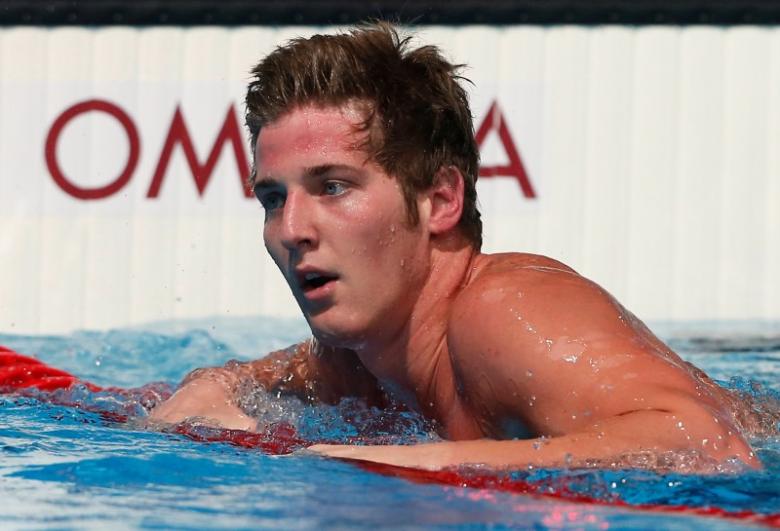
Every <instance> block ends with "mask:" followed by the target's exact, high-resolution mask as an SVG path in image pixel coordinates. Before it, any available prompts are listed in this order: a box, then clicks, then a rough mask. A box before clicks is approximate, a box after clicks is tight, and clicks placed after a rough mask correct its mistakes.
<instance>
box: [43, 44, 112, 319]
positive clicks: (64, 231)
mask: <svg viewBox="0 0 780 531" xmlns="http://www.w3.org/2000/svg"><path fill="white" fill-rule="evenodd" d="M94 35H95V33H94V31H93V30H88V29H80V28H67V29H53V30H50V32H49V43H48V44H49V46H48V60H47V65H48V73H47V76H46V78H44V79H45V80H46V83H47V85H46V106H47V116H51V117H56V116H58V115H59V114H60V113H61V112H62V111H64V110H65V108H67V107H69V106H70V105H72V104H74V103H75V102H73V100H72V99H71V98H72V96H71V94H73V93H74V92H75V93H77V94H78V93H80V94H85V95H90V94H91V93H92V71H93V67H94ZM87 97H88V96H87ZM85 99H86V98H85ZM78 120H79V122H81V123H78V122H76V121H74V122H73V123H71V124H70V126H69V127H74V128H75V133H74V132H72V131H68V133H70V138H71V139H73V138H74V137H76V138H78V137H81V138H82V140H81V149H79V151H78V153H76V152H72V151H69V150H63V149H62V147H61V146H60V149H59V150H58V153H57V155H58V159H59V160H60V164H61V165H62V167H63V172H65V174H66V175H67V176H68V178H69V179H71V180H73V181H77V182H79V183H84V184H85V185H86V184H92V183H94V182H95V181H96V180H97V176H95V175H92V174H91V172H90V171H89V170H90V162H91V160H90V159H91V157H92V156H93V153H92V152H91V149H90V147H91V145H92V138H91V136H92V128H91V127H90V126H89V118H88V117H85V116H81V117H79V118H78ZM48 125H50V124H47V126H48ZM66 131H67V130H66ZM31 140H33V139H31ZM34 140H35V141H38V142H40V141H41V137H40V136H38V135H36V137H34ZM74 141H75V140H74ZM39 145H40V144H39ZM39 177H40V178H42V177H43V175H42V174H39ZM42 193H43V231H42V234H41V241H42V252H41V256H40V260H41V267H40V272H41V273H40V274H41V276H40V280H39V282H40V285H41V290H40V295H39V296H40V301H39V307H40V312H39V315H40V327H41V329H42V330H50V329H54V328H57V327H59V326H65V327H66V328H74V327H80V326H82V323H84V322H85V321H84V317H85V313H84V305H85V297H84V293H85V290H86V289H88V286H89V283H88V279H86V278H85V263H86V261H87V260H88V256H87V254H86V253H87V234H88V227H87V220H86V217H85V216H84V215H80V214H81V212H83V210H82V209H83V207H84V205H83V204H82V203H77V202H74V201H71V200H70V198H68V197H67V196H65V195H64V194H62V192H61V190H59V189H58V188H56V187H55V186H54V185H53V183H52V182H51V181H43V186H42Z"/></svg>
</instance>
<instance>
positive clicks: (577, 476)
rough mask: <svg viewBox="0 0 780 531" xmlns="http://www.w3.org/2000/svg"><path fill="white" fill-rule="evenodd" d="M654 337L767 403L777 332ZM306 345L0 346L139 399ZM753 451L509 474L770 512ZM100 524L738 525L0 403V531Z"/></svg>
mask: <svg viewBox="0 0 780 531" xmlns="http://www.w3.org/2000/svg"><path fill="white" fill-rule="evenodd" d="M654 328H655V329H656V331H657V332H659V334H660V335H661V336H662V337H663V338H664V339H666V340H667V341H669V343H670V344H671V345H672V347H673V348H675V349H676V350H677V351H678V352H680V354H681V355H682V356H683V357H684V358H685V359H687V360H689V361H692V362H693V363H695V364H696V365H697V366H699V367H701V368H702V369H704V370H705V371H706V372H708V373H709V374H710V375H711V376H712V377H713V378H715V379H716V380H719V381H721V382H723V383H724V384H725V385H727V386H729V387H732V388H737V389H740V390H742V391H744V392H748V393H751V394H752V395H753V396H755V397H756V399H757V401H758V402H759V404H763V405H764V406H765V407H767V408H772V407H776V406H775V405H774V401H775V400H777V398H778V397H780V379H779V378H778V375H780V363H779V362H780V326H777V324H776V323H698V324H685V325H683V324H674V323H671V324H662V325H657V326H655V327H654ZM304 337H306V327H305V324H304V323H302V322H299V321H293V320H279V319H268V318H252V319H250V318H231V319H225V318H220V319H211V320H204V321H178V322H166V323H158V324H154V325H149V326H145V327H142V328H139V329H123V330H113V331H108V332H77V333H74V334H71V335H67V336H19V335H0V344H2V345H6V346H8V347H10V348H13V349H15V350H18V351H19V352H22V353H25V354H31V355H35V356H36V357H38V358H39V359H41V360H43V361H46V362H47V363H50V364H52V365H54V366H56V367H60V368H63V369H65V370H68V371H70V372H73V373H74V374H76V375H78V376H80V377H83V378H84V379H86V380H89V381H92V382H94V383H96V384H98V385H106V386H118V387H138V386H142V385H144V384H147V383H149V382H153V381H162V382H167V383H168V384H171V385H173V384H175V383H176V382H178V381H179V380H180V379H181V377H182V376H183V375H184V374H186V373H187V372H188V371H189V370H190V369H192V368H194V367H197V366H205V365H216V364H222V363H224V362H225V361H226V360H228V359H231V358H237V359H251V358H255V357H257V356H258V355H260V354H262V353H264V352H268V351H270V350H274V349H278V348H282V347H285V346H287V345H289V344H291V343H294V342H296V341H298V340H300V339H302V338H304ZM74 393H75V394H74V395H73V397H74V398H76V399H78V400H82V401H84V402H85V403H93V404H95V403H99V405H100V406H101V408H102V409H112V408H113V409H115V410H117V411H123V412H130V413H133V412H136V413H141V414H142V413H143V408H141V407H140V406H139V405H138V404H137V403H133V402H132V400H130V401H128V400H127V399H126V398H123V397H119V396H115V395H112V394H111V393H99V394H97V395H95V394H92V393H89V392H87V391H86V390H81V391H76V392H74ZM78 393H81V394H78ZM261 409H262V412H261V413H262V415H264V418H266V420H268V421H269V422H272V421H276V420H286V421H290V422H292V423H294V424H295V425H296V426H297V427H298V430H299V432H301V433H303V434H304V435H305V436H306V437H307V438H311V439H333V438H336V439H339V438H341V439H345V438H348V437H351V436H354V435H356V434H359V433H360V432H361V431H365V430H367V429H368V427H369V426H372V427H375V426H377V425H379V424H381V425H382V426H383V429H385V430H386V431H387V433H386V436H387V437H389V438H391V439H393V438H395V439H397V440H410V439H417V440H425V439H427V438H433V437H434V436H433V435H431V434H430V433H429V426H428V425H427V424H426V423H425V422H424V421H423V420H422V419H419V418H417V417H415V416H413V415H410V414H400V413H398V414H395V416H393V415H390V418H389V419H387V418H385V419H383V418H380V413H378V412H376V411H372V410H366V409H364V408H361V407H360V405H359V404H354V403H351V404H342V405H341V406H340V407H305V406H303V405H302V404H300V403H298V402H296V401H294V400H289V399H288V400H284V399H283V400H281V401H275V400H269V401H268V402H267V403H266V404H265V406H264V408H261ZM345 417H349V418H348V419H347V420H345ZM361 428H362V429H361ZM372 429H373V428H372ZM753 442H754V446H755V448H756V449H757V451H758V454H759V457H760V458H761V459H762V461H763V463H764V465H765V469H764V470H762V471H758V472H742V473H740V474H722V475H715V476H696V475H680V474H665V475H664V474H656V473H652V472H648V471H646V470H645V471H642V470H601V471H599V470H570V471H565V470H532V471H527V470H526V471H517V472H516V473H515V475H516V476H518V477H520V478H523V479H530V480H534V481H543V480H544V481H552V482H553V483H554V484H557V485H562V484H565V485H566V486H567V487H568V488H570V489H571V490H574V491H578V492H583V493H585V494H587V495H589V496H595V497H601V498H609V497H610V496H615V495H617V496H619V497H620V498H621V499H623V500H625V501H627V502H629V503H631V504H647V503H653V504H663V505H680V504H687V505H694V506H697V507H707V506H714V507H720V508H723V509H726V510H729V511H739V510H745V509H747V510H751V511H755V512H759V513H780V499H779V498H778V493H780V436H778V434H777V432H775V433H774V434H770V435H769V436H767V437H764V438H762V439H758V440H755V441H753ZM109 526H110V527H112V528H144V529H202V528H213V529H242V528H246V529H250V528H251V529H258V528H268V529H322V528H339V529H343V528H361V529H362V528H369V527H391V528H480V527H491V528H507V527H521V528H577V529H580V528H592V529H607V528H627V527H629V528H633V529H636V528H645V529H658V528H664V529H708V530H712V529H732V528H733V529H737V528H743V527H744V526H745V522H741V521H733V520H723V519H713V518H704V517H692V516H687V515H675V514H654V513H648V512H640V511H633V510H629V509H626V508H620V507H614V508H613V507H608V506H607V507H605V506H593V505H583V504H577V503H572V502H569V501H565V500H550V499H535V498H530V497H527V496H520V495H517V494H512V493H507V492H501V491H497V490H494V489H474V488H461V487H451V486H442V485H435V484H418V483H413V482H410V481H408V480H404V479H400V478H394V477H387V476H383V475H379V474H375V473H371V472H367V471H365V470H362V469H360V468H358V467H356V466H354V465H351V464H348V463H343V462H338V461H333V460H328V459H324V458H320V457H316V456H311V455H306V454H294V455H291V456H285V457H277V456H269V455H265V454H263V453H262V452H260V451H258V450H252V449H242V448H237V447H234V446H231V445H229V444H226V443H200V442H195V441H193V440H190V439H188V438H185V437H183V436H180V435H176V434H170V433H159V432H152V431H147V430H143V429H141V428H139V427H136V426H134V425H133V424H132V423H131V424H129V425H128V424H117V423H113V422H110V421H108V420H105V418H103V417H101V416H100V415H97V414H95V413H89V412H87V411H83V410H79V409H74V408H72V407H64V406H58V405H53V404H50V403H45V402H42V401H39V400H38V399H36V398H34V397H14V396H5V397H0V528H3V529H6V528H8V529H17V528H18V529H39V528H56V529H70V528H78V529H85V528H87V529H89V528H106V527H109Z"/></svg>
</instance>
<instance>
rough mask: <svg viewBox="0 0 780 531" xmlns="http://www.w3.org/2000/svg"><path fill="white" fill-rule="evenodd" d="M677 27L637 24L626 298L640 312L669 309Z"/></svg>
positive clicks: (660, 313)
mask: <svg viewBox="0 0 780 531" xmlns="http://www.w3.org/2000/svg"><path fill="white" fill-rule="evenodd" d="M680 32H681V30H679V29H677V28H669V27H654V28H639V29H637V30H636V39H635V50H636V52H635V59H634V65H633V68H632V70H633V75H634V81H633V91H632V92H633V120H632V124H631V131H630V139H631V146H630V148H629V149H630V152H631V162H630V170H629V175H630V183H629V190H630V197H629V212H628V216H627V220H626V225H627V226H628V227H629V233H630V238H629V241H628V254H629V262H628V264H629V265H628V271H629V275H628V279H627V281H628V288H627V290H626V294H625V295H626V300H625V303H626V304H627V305H628V306H629V307H631V308H632V310H633V311H635V312H636V313H637V314H638V315H640V316H641V317H644V316H663V315H666V316H668V315H670V311H671V301H672V297H671V295H672V290H673V289H674V268H673V266H674V233H675V230H676V227H677V219H676V217H675V216H676V211H675V209H674V204H675V201H674V192H675V168H676V165H677V145H678V141H677V135H678V130H677V116H678V113H679V82H678V80H679V71H680V68H679V56H678V43H679V35H680Z"/></svg>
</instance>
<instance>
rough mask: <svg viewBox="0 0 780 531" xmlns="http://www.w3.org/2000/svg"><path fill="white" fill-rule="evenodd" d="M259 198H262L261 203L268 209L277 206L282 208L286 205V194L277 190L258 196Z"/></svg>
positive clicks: (273, 208)
mask: <svg viewBox="0 0 780 531" xmlns="http://www.w3.org/2000/svg"><path fill="white" fill-rule="evenodd" d="M258 199H259V200H260V204H261V205H263V208H264V209H266V210H275V209H277V208H281V207H282V206H283V205H284V196H283V195H282V194H280V193H277V192H272V193H268V194H262V195H260V196H258Z"/></svg>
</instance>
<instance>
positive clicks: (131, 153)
mask: <svg viewBox="0 0 780 531" xmlns="http://www.w3.org/2000/svg"><path fill="white" fill-rule="evenodd" d="M90 112H101V113H105V114H107V115H109V116H110V117H111V118H113V119H114V120H116V121H117V122H118V123H119V125H121V126H122V129H123V130H124V132H125V135H126V136H127V143H128V147H129V150H128V156H127V161H126V162H125V165H124V168H123V169H122V171H121V173H120V174H119V176H118V177H117V178H116V179H114V180H113V181H112V182H110V183H109V184H107V185H105V186H100V187H97V188H87V187H84V186H79V185H78V184H76V183H74V182H73V181H72V180H71V179H69V178H68V176H66V175H65V174H64V173H63V171H62V169H61V168H60V164H59V161H58V160H57V143H58V142H59V139H60V136H61V135H62V134H63V133H64V132H65V129H66V126H67V125H68V123H69V122H70V121H71V120H73V119H74V118H76V117H78V116H80V115H82V114H86V113H90ZM491 131H495V132H496V133H498V138H499V140H500V142H501V145H502V146H503V148H504V151H505V153H506V158H507V160H508V161H509V163H508V164H507V165H504V166H482V167H480V169H479V175H480V177H483V178H486V177H511V178H513V179H515V180H516V181H517V183H518V185H519V186H520V190H521V191H522V193H523V195H524V196H525V197H526V198H529V199H533V198H535V197H536V192H535V191H534V187H533V186H532V185H531V181H530V179H529V177H528V174H527V173H526V171H525V166H524V165H523V162H522V160H521V158H520V153H519V152H518V150H517V148H516V147H515V142H514V140H513V139H512V135H511V133H510V131H509V127H508V126H507V123H506V120H504V116H503V114H502V112H501V109H500V108H499V106H498V102H496V101H494V102H493V103H492V104H491V106H490V109H488V112H487V113H486V115H485V117H484V119H483V120H482V122H481V124H480V126H479V128H478V129H477V134H476V139H477V144H478V145H479V146H482V143H483V142H484V140H485V138H486V137H487V135H488V133H490V132H491ZM225 144H229V146H230V147H231V148H232V151H233V156H234V159H235V161H236V166H237V169H238V174H237V176H238V178H239V179H240V180H241V183H242V188H243V189H244V195H245V196H246V197H247V198H249V197H252V193H251V191H250V190H248V189H247V188H246V186H245V184H244V183H246V179H247V177H248V176H249V162H248V161H249V159H248V158H247V154H246V150H245V147H244V137H243V135H242V133H241V126H240V125H239V121H238V118H237V115H236V109H235V107H234V106H233V105H232V104H231V106H230V107H229V108H228V111H227V114H226V115H225V119H224V121H223V122H222V127H221V129H220V130H219V132H218V133H217V136H216V140H214V144H213V145H212V147H211V150H210V151H209V154H208V157H207V158H206V162H204V163H201V162H200V161H199V160H198V157H197V155H196V153H195V148H194V146H193V143H192V138H191V137H190V133H189V130H188V128H187V122H186V121H185V119H184V115H183V114H182V112H181V108H180V107H179V106H177V107H176V111H175V112H174V114H173V120H172V121H171V125H170V127H169V129H168V134H167V135H166V137H165V142H164V144H163V147H162V150H161V151H160V155H159V157H158V159H157V164H156V165H155V170H154V173H153V175H152V180H151V183H150V184H149V190H148V191H147V193H146V197H148V198H150V199H154V198H156V197H158V196H159V194H160V188H161V187H162V183H163V179H164V178H165V174H166V172H167V169H168V164H169V163H170V159H171V155H172V154H173V150H174V148H175V147H176V146H177V145H180V146H181V149H182V150H183V151H184V156H185V158H186V161H187V165H188V166H189V168H190V171H191V172H192V176H193V179H194V180H195V186H196V188H197V190H198V195H199V196H201V197H202V196H203V194H204V193H205V191H206V187H207V186H208V184H209V180H210V179H211V174H212V173H213V171H214V167H215V165H216V163H217V161H218V159H219V157H220V155H221V154H222V151H223V149H224V148H225ZM140 154H141V139H140V137H139V135H138V128H137V127H136V125H135V122H134V121H133V119H132V118H131V117H130V115H128V114H127V113H126V112H125V111H124V110H123V109H122V108H121V107H119V106H118V105H116V104H115V103H112V102H110V101H105V100H98V99H92V100H86V101H82V102H80V103H77V104H75V105H73V106H71V107H69V108H68V109H66V110H65V111H64V112H63V113H62V114H60V115H59V116H58V117H57V119H56V120H54V123H53V124H52V126H51V128H50V129H49V132H48V134H47V135H46V147H45V157H46V166H47V167H48V169H49V173H50V174H51V176H52V179H54V182H55V183H57V186H59V187H60V188H61V189H62V190H63V191H64V192H65V193H67V194H68V195H70V196H72V197H75V198H77V199H81V200H92V199H105V198H108V197H111V196H112V195H114V194H116V193H117V192H119V191H120V190H122V188H124V187H125V186H126V185H127V183H128V182H130V179H132V178H133V173H134V172H135V168H136V165H137V164H138V159H139V157H140Z"/></svg>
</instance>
